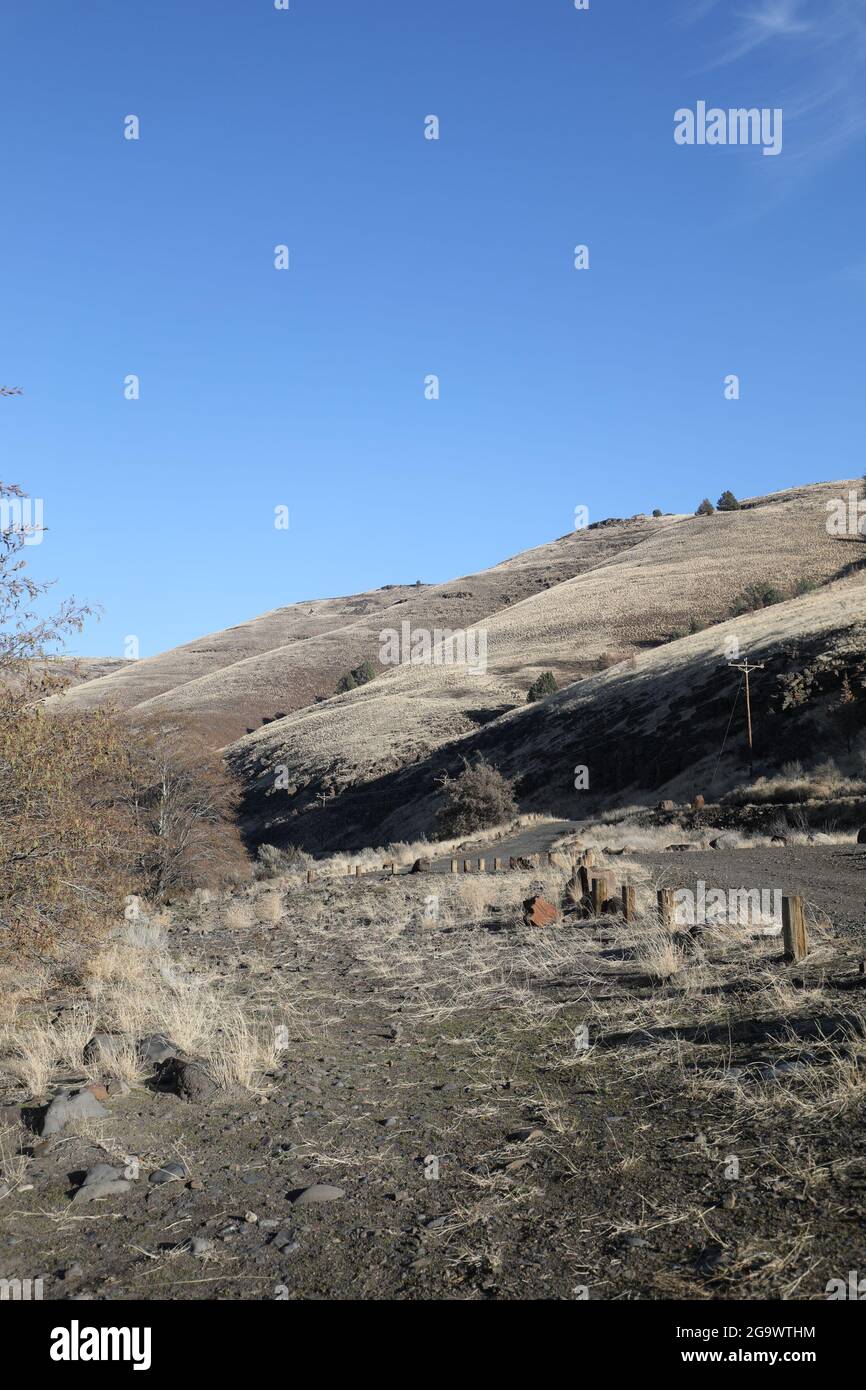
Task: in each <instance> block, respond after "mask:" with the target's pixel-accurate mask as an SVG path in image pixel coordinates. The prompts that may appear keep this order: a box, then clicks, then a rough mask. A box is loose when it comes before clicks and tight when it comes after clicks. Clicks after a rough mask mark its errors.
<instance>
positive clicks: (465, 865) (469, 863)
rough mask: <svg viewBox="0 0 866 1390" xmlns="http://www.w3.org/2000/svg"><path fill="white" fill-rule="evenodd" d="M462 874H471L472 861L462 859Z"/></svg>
mask: <svg viewBox="0 0 866 1390" xmlns="http://www.w3.org/2000/svg"><path fill="white" fill-rule="evenodd" d="M463 872H464V874H471V873H472V860H471V859H464V860H463Z"/></svg>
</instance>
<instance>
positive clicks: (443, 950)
mask: <svg viewBox="0 0 866 1390" xmlns="http://www.w3.org/2000/svg"><path fill="white" fill-rule="evenodd" d="M565 824H566V825H568V823H567V822H566V823H565ZM559 833H562V830H561V827H559V826H553V827H552V826H550V825H547V826H544V827H537V828H535V827H531V828H530V830H529V832H528V833H527V832H521V833H520V834H519V835H518V836H516V837H514V839H512V840H511V841H509V842H501V848H502V852H503V854H505V853H508V852H509V850H510V848H511V846H512V845H513V847H514V850H515V851H517V852H524V853H528V852H539V850H540V849H542V848H543V846H544V845H545V844H547V843H549V837H551V836H555V835H556V834H559ZM755 854H756V852H753V851H744V852H736V853H735V855H733V856H725V857H724V858H721V857H720V856H716V855H713V856H709V855H701V856H698V855H694V856H683V857H682V860H681V861H680V860H678V861H677V864H676V867H675V869H672V873H675V875H676V877H677V878H678V879H679V881H680V882H682V880H683V876H684V874H685V872H686V870H687V869H688V871H689V872H690V873H692V874H693V875H695V876H699V875H700V874H701V873H703V872H704V870H705V868H706V874H707V881H710V870H709V865H710V863H712V865H713V866H714V877H715V879H716V881H719V882H724V881H725V880H727V881H729V882H731V883H734V884H736V883H738V882H739V880H740V879H742V878H743V876H744V875H745V876H746V879H747V881H749V880H750V879H751V878H753V877H754V874H753V872H752V871H753V870H755V869H760V871H761V873H762V874H763V873H765V872H769V869H770V867H771V866H773V865H775V864H777V863H780V862H784V863H785V866H786V877H785V880H784V886H786V887H789V886H791V887H793V886H795V884H794V881H793V871H794V869H795V868H796V866H797V865H798V864H800V865H801V868H800V869H799V870H798V872H799V873H800V874H801V875H802V878H801V879H798V880H797V882H796V886H799V887H802V888H804V889H805V888H806V887H807V886H809V885H811V891H812V892H813V893H817V892H818V889H819V887H820V886H821V885H826V886H827V889H828V891H829V890H830V889H831V888H832V887H833V885H834V884H836V892H837V894H838V898H837V908H838V910H839V911H840V912H841V911H842V908H843V905H844V904H848V906H847V907H846V908H845V911H846V913H847V912H848V911H849V910H850V911H851V913H853V912H854V909H855V907H856V902H857V898H856V893H857V891H859V884H860V882H861V879H860V876H859V875H860V874H861V872H862V869H861V862H862V861H861V860H860V859H859V858H858V859H854V858H853V857H849V856H846V855H844V854H843V855H841V856H840V857H837V854H838V852H837V851H817V852H816V851H815V850H809V851H805V852H804V854H803V855H802V856H800V855H798V856H797V857H788V858H785V859H784V861H781V860H777V859H775V858H773V857H772V856H770V855H769V854H766V855H765V854H763V853H761V854H760V855H759V856H756V857H746V856H752V855H755ZM645 858H646V861H647V866H648V867H650V868H653V869H654V868H655V867H656V861H660V862H661V863H663V864H664V865H667V864H668V863H669V861H670V859H671V858H672V856H669V855H668V856H647V857H645ZM705 861H706V863H705ZM840 876H841V879H842V880H843V884H844V886H843V887H842V888H840V887H839V884H838V883H836V878H837V877H840ZM524 877H525V878H526V880H527V881H528V880H529V879H530V878H532V877H533V875H531V874H527V875H525V876H524ZM774 881H775V879H774V878H772V877H771V878H769V879H768V883H769V884H770V885H772V884H773V882H774ZM485 882H486V883H488V884H489V887H490V892H491V894H496V895H499V896H496V897H492V898H491V899H490V900H489V905H488V906H487V907H485V908H484V909H483V910H482V911H481V912H479V911H478V909H477V907H469V906H466V905H465V904H464V905H463V906H461V904H462V903H463V895H464V894H467V893H468V892H469V890H470V889H472V891H475V890H477V887H478V880H477V879H476V880H475V883H474V884H473V883H472V876H469V877H468V878H465V879H464V878H463V877H461V878H460V879H455V880H454V881H453V882H451V881H449V883H448V884H447V885H446V886H443V888H442V890H441V897H442V906H443V914H442V919H441V921H440V923H439V924H438V925H437V926H436V927H434V928H430V927H425V926H424V925H423V919H422V913H423V905H424V900H425V895H426V893H427V885H429V880H428V879H427V878H426V876H425V875H415V876H401V877H399V878H394V879H390V878H387V877H385V876H381V877H375V876H371V877H370V878H369V879H366V880H362V881H361V883H360V884H359V883H356V882H354V881H347V880H342V879H341V880H339V881H334V882H331V883H321V884H315V885H312V886H310V887H309V888H308V887H306V886H303V885H299V886H298V887H297V888H296V889H292V890H291V891H290V892H287V895H286V902H287V907H288V911H287V914H286V916H285V917H284V918H283V920H282V921H281V922H280V923H279V924H278V925H277V926H275V927H274V928H273V929H270V930H263V929H260V930H257V929H255V928H252V929H248V930H246V931H237V930H234V931H229V930H227V929H225V928H224V927H223V926H221V925H220V923H219V920H218V919H217V918H209V917H208V916H207V915H206V910H205V912H204V915H200V916H198V917H192V916H190V917H189V918H188V919H184V918H183V917H179V918H178V920H177V921H176V922H175V924H174V925H173V927H172V929H171V931H170V933H169V945H170V948H171V952H172V954H173V956H174V957H176V959H177V961H178V965H177V967H176V968H177V969H178V970H183V971H189V970H196V971H200V972H202V973H203V974H204V975H207V976H209V977H212V979H213V980H214V981H215V987H216V989H217V994H219V991H221V990H225V991H229V990H234V991H238V993H239V997H240V998H241V999H242V1000H244V1001H246V1002H248V1004H249V1007H250V1011H251V1014H252V1015H253V1016H255V1014H256V1011H260V1012H261V1016H262V1017H268V1018H271V1017H272V1018H275V1019H279V1018H285V1020H286V1033H287V1036H286V1041H285V1046H284V1047H283V1049H282V1051H281V1052H280V1053H279V1056H278V1060H277V1064H276V1065H275V1066H273V1067H272V1069H271V1071H270V1073H269V1074H268V1075H266V1076H264V1077H262V1078H260V1080H259V1081H258V1082H257V1083H256V1088H255V1090H254V1091H253V1092H251V1093H236V1094H228V1093H227V1094H225V1095H223V1096H220V1097H218V1098H217V1099H216V1100H215V1101H208V1102H207V1103H200V1102H190V1101H185V1100H181V1099H180V1098H178V1097H177V1096H174V1095H169V1094H165V1093H162V1092H159V1091H157V1090H154V1089H153V1088H152V1086H150V1085H148V1084H147V1083H146V1082H143V1083H142V1084H140V1085H138V1086H136V1087H135V1088H134V1089H133V1090H132V1091H131V1093H130V1094H128V1095H125V1096H119V1097H117V1098H114V1097H112V1098H110V1099H109V1101H108V1102H107V1106H106V1108H107V1110H108V1115H107V1117H106V1118H105V1119H104V1120H101V1121H99V1122H98V1123H95V1124H88V1125H85V1126H82V1127H79V1128H74V1129H72V1130H70V1131H69V1132H64V1133H63V1134H60V1135H57V1136H54V1137H53V1138H49V1139H47V1140H40V1139H37V1138H36V1137H35V1136H34V1135H30V1136H29V1137H28V1138H27V1139H26V1141H25V1144H24V1150H23V1157H24V1160H25V1161H24V1164H23V1169H22V1171H21V1172H20V1174H19V1175H18V1177H17V1178H16V1180H15V1181H14V1182H13V1183H12V1185H11V1189H10V1191H9V1193H8V1194H7V1195H6V1196H5V1197H3V1198H0V1276H2V1277H5V1278H21V1279H26V1278H31V1279H35V1278H39V1277H42V1278H43V1279H44V1281H45V1284H44V1289H45V1297H46V1298H61V1299H63V1298H96V1299H126V1298H171V1299H173V1300H185V1299H257V1300H258V1299H278V1300H283V1299H290V1300H295V1299H310V1298H312V1299H321V1298H328V1299H344V1298H365V1299H441V1298H461V1299H519V1298H533V1299H534V1298H547V1297H553V1298H558V1299H571V1298H580V1299H582V1298H584V1297H589V1298H590V1299H596V1298H602V1299H610V1298H612V1299H625V1300H627V1299H633V1298H642V1299H664V1298H668V1297H673V1296H684V1297H689V1298H697V1299H706V1298H731V1299H741V1298H779V1297H782V1298H823V1297H824V1289H825V1285H826V1282H827V1280H829V1279H831V1278H836V1277H843V1278H844V1277H845V1276H846V1274H847V1271H848V1270H849V1269H856V1268H862V1267H863V1266H864V1263H866V1237H864V1225H863V1200H864V1195H866V1159H864V1156H863V1153H862V1145H861V1143H860V1139H859V1136H860V1134H861V1132H862V1124H863V1121H864V1118H866V1112H864V1086H863V1080H862V1076H863V1070H866V1062H864V1060H863V1054H862V1051H860V1052H858V1051H857V1048H858V1047H859V1046H860V1044H859V1043H857V1042H856V1035H855V1034H853V1033H849V1032H846V1031H845V1029H846V1028H847V1023H846V1020H847V1019H848V1017H849V1015H850V1016H852V1017H853V1016H854V1015H856V1012H857V1001H858V1000H859V999H860V998H861V996H862V991H860V992H859V993H858V990H857V988H856V986H857V983H858V978H859V977H857V974H856V962H855V961H853V960H852V958H851V953H850V949H849V947H850V940H849V938H850V936H851V933H850V932H846V933H844V934H843V937H842V938H840V939H839V940H838V942H837V941H836V939H835V938H833V939H830V940H828V941H827V942H825V944H824V945H823V947H822V951H823V954H822V955H821V956H820V957H819V958H818V959H817V961H816V964H815V968H814V970H811V974H810V978H809V980H807V982H806V984H807V987H806V988H803V987H802V984H799V983H798V982H797V981H792V972H791V971H790V970H789V969H788V968H787V967H785V966H784V965H783V964H782V963H781V962H780V960H779V954H778V949H777V947H776V946H775V945H773V943H769V944H768V943H766V942H754V941H750V940H748V939H746V940H744V941H743V942H742V943H741V944H734V945H731V946H728V945H725V944H724V943H723V944H721V945H716V944H713V943H710V944H709V945H708V946H707V948H706V959H704V960H700V961H684V962H683V964H682V969H681V972H680V973H678V974H676V975H674V976H673V977H671V978H668V979H666V980H662V979H659V978H658V977H657V976H653V974H652V973H651V972H649V971H648V969H647V963H646V959H645V958H643V957H642V956H641V954H640V947H641V942H640V935H641V932H643V933H644V934H645V933H646V930H647V928H646V926H640V928H639V930H635V931H629V930H628V929H627V928H625V926H624V925H623V924H622V923H620V922H618V921H617V920H614V919H608V920H605V919H600V920H599V921H598V922H587V923H579V922H577V921H576V920H568V921H567V922H565V923H563V924H562V925H560V926H558V927H556V928H552V929H550V930H548V931H543V932H542V931H534V930H532V929H527V928H525V927H523V926H522V924H521V922H520V917H519V911H517V910H515V908H514V906H513V905H514V904H518V903H519V900H520V897H521V893H522V892H523V891H525V890H524V888H523V886H522V880H521V876H520V875H519V874H516V873H515V874H508V875H506V874H502V875H499V876H496V877H495V878H494V877H493V876H491V877H490V878H489V879H487V880H485ZM551 882H552V880H551ZM650 887H651V885H650ZM550 891H553V889H552V888H551V889H550ZM648 891H649V890H648ZM508 894H510V895H511V897H510V898H509V897H508V896H507V895H508ZM467 903H468V898H467ZM852 921H853V918H852ZM861 926H862V919H861ZM160 968H162V967H161V966H160ZM846 972H847V973H846ZM807 973H808V972H807ZM840 973H841V974H843V975H844V979H845V980H847V981H849V982H850V983H851V984H852V986H855V988H853V989H852V990H851V992H839V991H836V990H834V989H833V988H832V987H831V980H830V977H832V976H834V975H838V974H840ZM825 976H826V977H827V978H826V981H825V979H824V977H825ZM68 1002H69V1000H68V999H64V998H63V997H62V996H58V998H57V999H56V1001H55V1006H56V1010H58V1011H59V1012H57V1014H56V1016H57V1017H62V1006H63V1005H64V1003H67V1004H68ZM861 1007H862V1006H861ZM795 1025H796V1026H795ZM584 1030H585V1031H584ZM858 1058H859V1059H860V1060H859V1061H858ZM204 1061H205V1062H206V1061H207V1058H205V1059H204ZM783 1063H784V1066H783V1065H781V1064H783ZM61 1079H63V1078H61V1077H60V1076H57V1077H56V1078H55V1080H54V1083H53V1084H54V1085H55V1086H56V1085H58V1084H59V1082H60V1080H61ZM65 1079H66V1080H67V1081H69V1080H72V1079H74V1074H72V1075H70V1074H67V1075H66V1077H65ZM26 1105H27V1096H26V1093H25V1092H24V1091H23V1090H22V1088H21V1087H20V1086H19V1087H16V1086H15V1085H14V1084H13V1083H12V1082H11V1081H10V1080H9V1078H8V1077H7V1079H6V1080H5V1081H4V1082H2V1083H0V1130H5V1131H6V1133H7V1135H9V1134H12V1133H13V1132H14V1131H15V1127H16V1126H17V1124H18V1117H19V1115H20V1113H21V1110H22V1107H25V1108H26ZM7 1152H8V1145H7ZM130 1159H135V1160H136V1162H137V1165H138V1172H139V1176H138V1177H137V1178H136V1179H135V1181H133V1183H132V1187H131V1189H130V1190H129V1191H128V1192H127V1193H126V1194H125V1195H123V1196H120V1197H110V1198H107V1199H105V1200H101V1201H98V1202H94V1203H92V1204H90V1205H88V1206H85V1207H81V1206H79V1205H77V1204H75V1203H73V1202H72V1201H71V1196H72V1194H73V1193H74V1191H75V1190H76V1189H77V1187H78V1185H79V1183H80V1181H81V1175H82V1174H83V1172H85V1171H86V1170H87V1169H88V1168H89V1167H91V1166H92V1165H94V1164H96V1163H100V1162H109V1163H117V1162H120V1163H124V1162H127V1161H128V1160H130ZM733 1160H735V1162H734V1161H733ZM167 1162H176V1163H178V1164H179V1165H180V1167H181V1178H180V1179H179V1180H178V1181H173V1182H168V1183H164V1184H161V1185H156V1184H155V1183H153V1182H151V1181H150V1175H151V1173H153V1172H154V1171H155V1170H156V1169H157V1168H158V1167H159V1166H160V1165H161V1164H164V1163H167ZM311 1184H329V1185H332V1186H334V1187H337V1188H339V1189H340V1191H341V1193H342V1195H341V1196H339V1197H337V1198H335V1199H334V1200H332V1201H327V1202H322V1203H314V1204H311V1205H306V1206H298V1205H296V1203H295V1198H296V1196H297V1194H298V1192H299V1191H300V1190H302V1189H305V1188H308V1187H309V1186H310V1185H311Z"/></svg>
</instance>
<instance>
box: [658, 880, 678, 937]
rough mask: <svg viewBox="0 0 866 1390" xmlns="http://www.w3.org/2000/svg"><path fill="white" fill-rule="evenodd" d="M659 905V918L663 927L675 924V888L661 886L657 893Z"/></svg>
mask: <svg viewBox="0 0 866 1390" xmlns="http://www.w3.org/2000/svg"><path fill="white" fill-rule="evenodd" d="M656 900H657V902H658V906H659V920H660V921H661V924H662V926H663V927H670V926H673V921H674V890H673V888H660V889H659V890H658V893H657V894H656Z"/></svg>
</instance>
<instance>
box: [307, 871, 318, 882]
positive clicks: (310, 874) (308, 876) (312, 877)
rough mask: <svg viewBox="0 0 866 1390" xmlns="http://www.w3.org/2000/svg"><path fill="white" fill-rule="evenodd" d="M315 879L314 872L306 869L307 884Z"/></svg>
mask: <svg viewBox="0 0 866 1390" xmlns="http://www.w3.org/2000/svg"><path fill="white" fill-rule="evenodd" d="M315 877H316V875H315V871H314V870H313V869H307V882H308V883H312V882H313V879H314V878H315Z"/></svg>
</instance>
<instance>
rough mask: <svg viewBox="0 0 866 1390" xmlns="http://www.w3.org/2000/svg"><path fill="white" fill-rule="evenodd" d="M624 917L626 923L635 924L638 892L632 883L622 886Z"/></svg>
mask: <svg viewBox="0 0 866 1390" xmlns="http://www.w3.org/2000/svg"><path fill="white" fill-rule="evenodd" d="M622 915H623V918H624V920H625V921H626V922H633V921H634V919H635V917H636V916H637V890H636V889H635V888H633V887H632V886H631V884H630V883H624V884H623V885H622Z"/></svg>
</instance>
